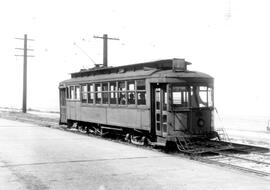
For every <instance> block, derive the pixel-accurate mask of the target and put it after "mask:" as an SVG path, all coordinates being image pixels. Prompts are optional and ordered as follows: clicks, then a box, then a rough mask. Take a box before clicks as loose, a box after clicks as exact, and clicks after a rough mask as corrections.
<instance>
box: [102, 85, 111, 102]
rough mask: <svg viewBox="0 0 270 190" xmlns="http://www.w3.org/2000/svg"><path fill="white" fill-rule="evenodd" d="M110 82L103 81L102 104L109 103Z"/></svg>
mask: <svg viewBox="0 0 270 190" xmlns="http://www.w3.org/2000/svg"><path fill="white" fill-rule="evenodd" d="M108 93H109V92H108V83H102V104H108V101H109V97H108Z"/></svg>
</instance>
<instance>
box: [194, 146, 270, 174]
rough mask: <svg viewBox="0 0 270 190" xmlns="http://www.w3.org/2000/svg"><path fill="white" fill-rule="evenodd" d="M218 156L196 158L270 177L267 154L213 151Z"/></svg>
mask: <svg viewBox="0 0 270 190" xmlns="http://www.w3.org/2000/svg"><path fill="white" fill-rule="evenodd" d="M212 153H215V154H217V155H216V156H206V157H196V158H195V159H196V160H198V161H201V162H205V163H209V164H215V165H219V166H223V167H228V168H232V169H237V170H241V171H244V172H248V173H254V174H257V175H260V176H264V177H266V176H270V155H269V154H267V153H260V152H252V153H248V154H235V153H234V154H230V153H224V152H220V151H213V152H212Z"/></svg>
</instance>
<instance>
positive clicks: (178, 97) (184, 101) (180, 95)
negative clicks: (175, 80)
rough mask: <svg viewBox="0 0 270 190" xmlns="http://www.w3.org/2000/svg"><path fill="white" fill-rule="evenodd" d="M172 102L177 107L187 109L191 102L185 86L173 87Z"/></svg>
mask: <svg viewBox="0 0 270 190" xmlns="http://www.w3.org/2000/svg"><path fill="white" fill-rule="evenodd" d="M172 101H173V104H174V105H175V106H178V107H187V106H188V102H189V97H188V89H187V87H185V86H173V87H172Z"/></svg>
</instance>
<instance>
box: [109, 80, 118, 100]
mask: <svg viewBox="0 0 270 190" xmlns="http://www.w3.org/2000/svg"><path fill="white" fill-rule="evenodd" d="M109 90H110V104H116V100H117V92H116V82H110V88H109Z"/></svg>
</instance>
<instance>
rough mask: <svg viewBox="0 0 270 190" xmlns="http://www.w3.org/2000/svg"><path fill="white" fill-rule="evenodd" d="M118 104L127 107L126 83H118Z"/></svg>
mask: <svg viewBox="0 0 270 190" xmlns="http://www.w3.org/2000/svg"><path fill="white" fill-rule="evenodd" d="M118 91H119V92H118V93H119V97H118V104H120V105H125V104H126V92H125V91H126V84H125V81H120V82H118Z"/></svg>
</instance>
